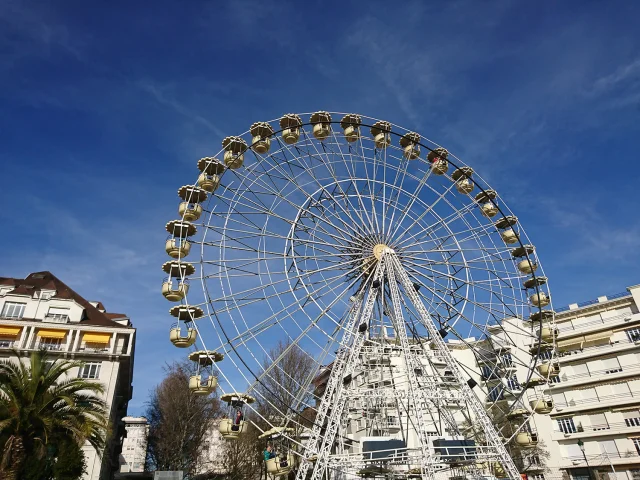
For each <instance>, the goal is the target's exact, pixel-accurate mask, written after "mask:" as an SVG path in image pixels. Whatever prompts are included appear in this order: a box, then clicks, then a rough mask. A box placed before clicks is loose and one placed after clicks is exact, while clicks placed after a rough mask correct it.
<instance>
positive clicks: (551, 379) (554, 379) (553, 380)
mask: <svg viewBox="0 0 640 480" xmlns="http://www.w3.org/2000/svg"><path fill="white" fill-rule="evenodd" d="M549 383H560V377H559V376H558V375H554V376H553V377H549Z"/></svg>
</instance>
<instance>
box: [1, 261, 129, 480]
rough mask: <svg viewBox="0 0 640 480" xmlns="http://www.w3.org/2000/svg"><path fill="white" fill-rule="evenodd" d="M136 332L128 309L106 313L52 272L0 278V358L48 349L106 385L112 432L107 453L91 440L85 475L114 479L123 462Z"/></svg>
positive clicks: (86, 451) (81, 373) (79, 373)
mask: <svg viewBox="0 0 640 480" xmlns="http://www.w3.org/2000/svg"><path fill="white" fill-rule="evenodd" d="M135 334H136V331H135V329H134V328H133V326H132V324H131V321H130V319H129V318H128V317H127V315H125V314H121V313H110V312H107V311H106V310H105V308H104V306H103V305H102V304H101V303H100V302H90V301H87V300H85V299H84V298H83V297H81V296H80V295H79V294H77V293H76V292H75V291H73V290H72V289H71V288H69V287H68V286H67V285H65V284H64V283H63V282H62V281H61V280H60V279H58V278H57V277H56V276H54V275H53V274H52V273H50V272H36V273H31V274H30V275H28V276H27V277H26V278H24V279H21V278H3V277H0V359H7V358H16V354H15V353H14V352H15V351H17V353H18V356H20V357H21V358H22V359H23V360H26V358H28V356H29V354H30V353H31V352H32V351H35V350H39V349H46V350H48V352H49V354H50V355H51V356H52V357H54V358H64V359H70V360H80V361H83V362H85V363H84V365H83V366H82V367H81V368H79V369H76V371H73V372H71V373H72V375H77V376H78V377H82V378H86V379H90V380H95V381H96V382H100V383H102V384H103V385H104V387H105V393H104V399H105V401H106V402H107V407H108V411H109V418H110V422H111V424H112V426H113V427H112V428H113V433H114V435H113V436H112V439H111V442H110V443H109V445H108V446H107V448H106V450H105V452H103V453H102V456H100V455H98V452H96V451H95V450H94V449H93V447H91V445H89V444H88V443H87V444H85V445H84V446H83V447H82V450H83V451H84V454H85V457H86V461H87V473H86V475H85V477H84V478H85V479H86V480H106V479H109V478H112V476H113V473H114V471H116V470H117V469H118V467H119V461H118V456H119V454H120V445H121V439H122V436H123V434H124V423H123V422H121V420H122V418H123V417H124V416H125V415H126V411H127V404H128V402H129V400H130V399H131V396H132V386H131V380H132V375H133V358H134V350H135Z"/></svg>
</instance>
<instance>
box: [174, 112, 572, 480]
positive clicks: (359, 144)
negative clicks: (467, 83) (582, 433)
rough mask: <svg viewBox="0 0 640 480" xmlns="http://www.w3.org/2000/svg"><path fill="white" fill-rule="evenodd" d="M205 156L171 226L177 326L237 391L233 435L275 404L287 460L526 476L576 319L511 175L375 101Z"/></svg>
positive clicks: (214, 378)
mask: <svg viewBox="0 0 640 480" xmlns="http://www.w3.org/2000/svg"><path fill="white" fill-rule="evenodd" d="M197 166H198V169H199V170H200V174H199V176H198V177H197V181H196V182H195V183H194V184H193V185H186V186H183V187H181V188H180V189H179V191H178V194H179V196H180V198H181V199H182V202H181V203H180V205H179V209H178V211H179V218H178V219H176V220H172V221H170V222H169V223H168V224H167V226H166V228H167V231H168V232H169V238H168V239H167V243H166V250H167V253H168V254H169V256H170V257H171V259H170V260H169V261H167V263H165V264H164V265H163V269H164V271H165V272H166V273H167V275H168V278H167V279H166V280H165V282H164V284H163V295H164V296H165V297H166V298H167V299H168V300H170V301H172V302H175V303H176V304H175V305H174V306H173V307H172V308H171V310H170V313H171V315H173V316H174V317H176V318H177V321H176V323H175V324H174V326H173V327H172V328H171V334H170V335H171V341H172V343H173V344H174V345H176V346H178V347H191V348H192V349H194V351H193V352H192V353H191V354H190V355H189V358H190V359H192V360H194V361H195V362H196V365H197V374H195V375H194V376H193V377H192V378H191V383H190V388H191V389H192V390H193V391H194V392H195V393H198V394H205V395H207V394H210V393H211V392H213V390H214V389H216V388H217V389H218V390H219V391H220V396H221V399H222V400H223V401H224V402H225V403H226V404H227V405H228V406H229V415H228V418H225V419H223V420H222V422H221V424H220V432H221V433H222V435H223V436H224V437H225V438H227V439H229V440H231V441H232V440H233V439H236V438H238V437H239V436H241V435H245V434H246V432H247V430H248V428H249V422H251V423H253V424H255V425H256V427H257V428H258V429H259V430H260V432H261V433H262V434H261V438H263V439H264V441H265V443H269V444H270V445H272V446H273V447H274V449H273V450H274V451H275V452H274V453H275V456H273V458H269V459H267V461H266V464H267V465H266V468H267V471H268V472H269V473H270V474H272V475H274V476H278V475H290V476H294V475H295V477H296V478H297V479H300V480H302V479H305V478H308V477H310V478H313V479H319V478H358V477H383V478H436V477H438V478H443V479H444V478H450V477H460V476H462V477H464V478H470V477H469V476H471V477H473V478H476V477H478V476H482V475H494V476H497V477H507V478H510V479H512V480H519V478H520V473H521V472H520V471H519V467H518V462H517V461H516V458H515V457H514V455H515V453H514V452H516V453H517V454H518V455H520V454H522V452H523V451H525V450H526V449H527V448H532V447H534V446H535V444H536V442H537V441H538V440H537V434H536V430H535V418H536V415H534V413H535V414H545V413H549V412H550V411H551V409H552V408H553V403H552V401H551V400H550V399H549V398H547V397H546V396H545V395H544V394H543V389H544V388H545V385H546V384H547V382H548V381H549V379H551V378H553V377H554V376H555V375H557V372H558V368H559V367H558V364H557V362H556V360H555V349H554V345H555V338H556V336H557V330H556V328H555V326H554V323H553V317H554V313H553V311H552V310H550V309H549V308H550V295H549V293H548V289H547V281H546V280H547V279H546V277H544V276H543V272H542V268H541V266H540V263H539V261H538V258H537V256H536V252H535V247H534V246H533V245H532V244H531V242H529V241H528V239H527V236H526V234H525V232H524V230H523V229H522V227H521V225H520V224H519V222H518V219H517V218H516V217H515V216H514V215H513V214H512V212H511V211H510V210H509V209H508V208H507V206H506V205H505V204H504V202H502V201H501V199H500V196H499V195H498V193H497V192H496V191H494V190H492V189H491V188H490V187H489V186H488V185H487V184H486V183H485V182H484V181H483V180H482V179H481V178H480V177H479V176H478V175H477V174H476V173H475V171H474V170H473V169H472V168H471V167H469V166H467V165H465V164H463V163H462V162H461V161H460V160H459V159H458V158H456V157H455V156H453V155H452V154H451V153H449V152H448V151H447V150H446V149H444V148H442V147H440V146H438V145H437V144H435V143H433V142H431V141H430V140H427V139H426V138H424V137H423V136H421V135H419V134H417V133H415V132H411V131H407V130H405V129H403V128H402V127H399V126H397V125H393V124H391V123H389V122H386V121H381V120H377V119H373V118H369V117H364V116H360V115H356V114H338V113H329V112H316V113H313V114H299V115H298V114H287V115H284V116H283V117H282V118H280V119H276V120H272V121H269V122H258V123H254V124H253V125H251V128H250V130H249V131H248V132H246V133H244V134H242V135H240V136H233V137H227V138H225V139H224V140H223V142H222V150H221V151H220V152H219V153H218V154H217V155H215V156H212V157H206V158H202V159H200V160H199V161H198V162H197ZM189 282H191V283H190V284H191V289H189ZM196 284H200V285H201V287H202V288H201V289H200V288H194V287H196ZM279 341H280V342H281V343H280V345H281V347H282V348H281V349H280V350H278V353H279V355H278V357H277V358H272V355H273V352H274V349H273V347H274V346H275V345H276V344H278V342H279ZM282 342H284V343H282ZM196 344H197V347H196V346H195V345H196ZM293 352H296V353H297V354H298V355H300V354H302V355H305V356H306V357H307V358H309V359H310V360H309V362H310V364H311V368H308V369H307V370H305V371H304V374H303V375H299V374H297V373H296V372H295V368H294V369H293V370H292V368H291V365H290V364H288V365H285V364H286V360H287V358H289V357H288V355H289V354H291V353H293ZM214 364H215V367H216V368H215V369H213V365H214ZM285 384H286V395H285V397H286V398H284V399H283V398H282V395H279V396H278V395H272V394H271V393H273V392H271V390H270V388H273V385H282V386H284V385H285ZM266 412H268V413H266Z"/></svg>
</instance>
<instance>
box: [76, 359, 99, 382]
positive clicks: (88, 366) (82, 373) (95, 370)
mask: <svg viewBox="0 0 640 480" xmlns="http://www.w3.org/2000/svg"><path fill="white" fill-rule="evenodd" d="M100 365H102V362H88V363H85V364H84V365H83V366H82V367H80V370H79V371H78V378H98V377H99V376H100Z"/></svg>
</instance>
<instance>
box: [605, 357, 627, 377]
mask: <svg viewBox="0 0 640 480" xmlns="http://www.w3.org/2000/svg"><path fill="white" fill-rule="evenodd" d="M602 363H603V365H604V373H606V374H609V373H618V372H621V371H622V368H621V367H620V362H619V361H618V359H617V358H607V359H605V360H603V361H602Z"/></svg>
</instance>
